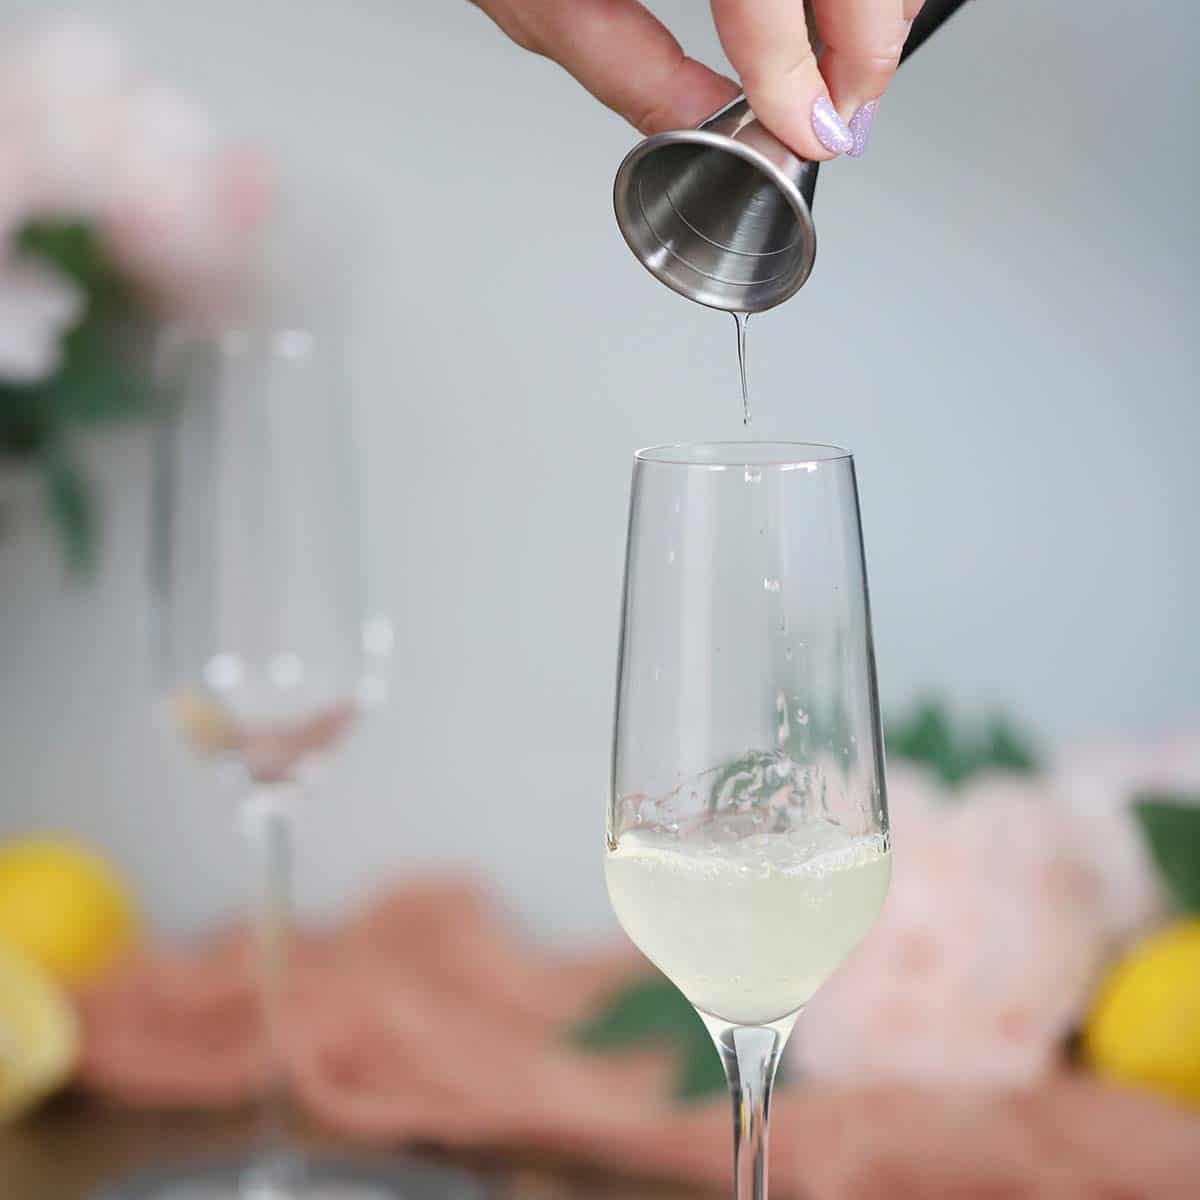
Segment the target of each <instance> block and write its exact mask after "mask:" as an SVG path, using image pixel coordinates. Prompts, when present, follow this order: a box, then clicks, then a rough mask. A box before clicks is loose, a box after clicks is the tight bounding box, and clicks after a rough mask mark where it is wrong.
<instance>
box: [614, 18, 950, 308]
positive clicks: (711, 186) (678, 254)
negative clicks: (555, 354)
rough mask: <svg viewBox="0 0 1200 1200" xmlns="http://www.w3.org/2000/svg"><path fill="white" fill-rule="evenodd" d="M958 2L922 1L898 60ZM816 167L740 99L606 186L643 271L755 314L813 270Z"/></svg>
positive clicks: (669, 138) (632, 156) (646, 150)
mask: <svg viewBox="0 0 1200 1200" xmlns="http://www.w3.org/2000/svg"><path fill="white" fill-rule="evenodd" d="M963 3H964V0H927V3H926V4H925V6H924V8H923V9H922V11H921V14H920V15H919V16H918V17H917V19H916V20H915V21H914V22H913V26H912V29H911V30H910V32H909V36H908V40H907V41H906V42H905V43H904V52H903V54H902V55H901V56H900V61H901V62H903V61H904V60H905V59H906V58H907V57H908V56H909V55H910V54H912V52H913V51H914V50H916V48H917V47H918V46H919V45H920V44H921V43H922V42H923V41H925V39H926V38H927V37H929V35H930V34H931V33H933V31H934V30H935V29H937V28H938V26H939V25H941V24H942V22H943V21H945V20H946V18H947V17H949V16H950V14H951V13H953V12H954V11H955V10H956V9H957V8H959V7H960V6H961V5H962V4H963ZM819 166H820V163H815V162H809V161H808V160H807V159H803V158H798V157H797V156H796V155H795V154H793V153H792V152H791V151H790V150H789V149H788V148H787V147H786V146H785V145H784V144H783V143H782V142H781V141H780V140H779V139H778V138H777V137H775V136H774V135H773V134H772V133H770V132H769V131H768V130H767V129H766V128H765V127H764V126H763V125H761V124H759V122H758V120H757V118H756V117H755V116H754V113H753V112H752V111H751V110H750V106H749V105H748V104H747V103H746V98H745V96H738V97H737V99H736V100H733V101H731V102H730V103H729V104H727V105H726V106H725V107H724V108H722V109H720V110H719V111H717V112H715V113H713V115H712V116H711V117H709V118H708V119H707V120H706V121H703V122H701V124H700V125H698V126H697V127H696V128H695V129H672V130H670V131H669V132H667V133H656V134H655V135H654V136H653V137H648V138H646V139H645V140H644V141H642V142H639V143H638V144H637V145H636V146H634V148H633V149H632V150H631V151H630V152H629V153H628V154H627V155H626V156H625V160H624V162H622V163H621V166H620V168H619V169H618V170H617V178H616V183H615V184H614V186H613V207H614V208H615V209H616V214H617V224H618V225H619V226H620V228H621V233H622V234H623V235H624V237H625V241H626V242H627V243H628V245H629V248H630V250H632V251H633V253H634V255H635V256H636V257H637V259H638V261H639V262H640V263H641V264H642V266H644V267H645V268H646V270H648V271H649V272H650V273H651V274H652V275H654V276H655V277H656V278H657V279H659V280H661V281H662V282H663V283H665V284H666V285H667V287H669V288H672V289H673V290H674V291H676V292H678V293H679V294H680V295H681V296H686V297H687V298H688V299H689V300H695V301H696V302H697V303H699V304H706V305H708V307H709V308H720V309H724V310H725V311H726V312H742V313H755V312H762V311H763V310H764V309H768V308H774V307H775V305H777V304H782V303H783V301H784V300H786V299H788V297H789V296H792V295H794V294H795V293H796V292H798V291H799V290H800V288H801V287H803V286H804V281H805V280H806V279H807V278H808V276H809V273H810V272H811V271H812V268H813V260H814V259H815V258H816V254H817V231H816V228H815V227H814V225H813V219H812V204H813V193H814V192H815V191H816V187H817V169H818V168H819Z"/></svg>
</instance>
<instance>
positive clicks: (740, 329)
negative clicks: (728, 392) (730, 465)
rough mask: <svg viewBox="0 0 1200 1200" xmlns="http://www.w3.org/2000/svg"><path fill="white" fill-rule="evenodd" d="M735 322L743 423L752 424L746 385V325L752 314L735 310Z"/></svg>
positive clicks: (748, 391)
mask: <svg viewBox="0 0 1200 1200" xmlns="http://www.w3.org/2000/svg"><path fill="white" fill-rule="evenodd" d="M733 323H734V324H735V325H736V326H737V351H738V371H739V372H740V374H741V377H742V424H743V425H745V426H747V427H748V426H749V424H750V389H749V388H748V387H747V386H746V326H747V325H749V324H750V314H749V313H745V312H735V313H734V314H733Z"/></svg>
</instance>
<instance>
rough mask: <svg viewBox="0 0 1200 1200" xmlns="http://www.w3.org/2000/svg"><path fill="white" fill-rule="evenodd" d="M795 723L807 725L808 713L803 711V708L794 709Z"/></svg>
mask: <svg viewBox="0 0 1200 1200" xmlns="http://www.w3.org/2000/svg"><path fill="white" fill-rule="evenodd" d="M796 724H797V725H807V724H808V713H806V712H805V711H804V709H802V708H798V709H796Z"/></svg>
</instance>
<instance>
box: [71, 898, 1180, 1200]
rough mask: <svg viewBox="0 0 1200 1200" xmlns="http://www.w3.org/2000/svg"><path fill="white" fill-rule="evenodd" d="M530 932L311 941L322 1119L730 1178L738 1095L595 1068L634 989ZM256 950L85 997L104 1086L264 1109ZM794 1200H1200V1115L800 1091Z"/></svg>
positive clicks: (343, 1127)
mask: <svg viewBox="0 0 1200 1200" xmlns="http://www.w3.org/2000/svg"><path fill="white" fill-rule="evenodd" d="M639 962H640V960H639V959H638V958H637V956H636V955H635V954H634V953H633V952H632V951H630V950H628V949H627V948H621V949H618V950H617V951H615V952H613V953H612V954H609V955H606V956H596V955H592V956H589V957H579V958H574V959H572V958H567V957H563V956H560V955H555V954H551V953H549V952H547V951H544V950H538V949H537V948H536V947H533V946H530V945H529V944H527V943H526V942H524V941H522V940H521V939H519V938H517V937H515V936H514V934H513V933H512V931H511V930H510V929H509V928H508V927H507V926H506V925H505V923H504V922H503V921H502V920H500V919H499V918H498V916H497V914H496V911H495V909H494V907H493V906H492V905H491V904H490V903H489V902H488V900H487V898H486V897H484V896H483V895H481V894H480V893H479V892H478V891H476V890H475V889H474V888H473V887H471V886H470V885H469V884H467V883H457V882H453V881H449V882H447V881H431V882H428V883H417V884H412V885H409V886H407V887H404V888H401V889H398V890H396V891H394V892H392V893H391V894H390V895H388V896H387V897H385V898H384V899H383V900H382V901H381V902H380V903H378V904H376V905H375V906H373V907H372V908H370V909H369V910H368V911H366V912H365V913H364V914H362V915H361V916H360V917H358V918H357V919H356V920H354V921H352V922H351V923H350V924H349V925H348V926H347V927H346V928H344V929H343V930H341V931H339V932H338V933H337V934H305V935H303V936H301V937H298V938H297V942H296V946H295V951H294V955H293V963H292V982H291V987H290V996H289V1000H290V1002H289V1006H288V1028H287V1034H286V1041H287V1047H288V1067H289V1071H290V1074H291V1079H292V1084H293V1087H294V1089H295V1092H296V1095H297V1096H298V1098H299V1100H300V1102H301V1103H302V1104H303V1105H304V1106H305V1108H306V1110H307V1111H308V1112H309V1113H310V1114H311V1115H312V1116H314V1117H315V1118H317V1119H318V1120H320V1121H322V1122H324V1123H325V1124H327V1125H329V1126H331V1127H333V1128H335V1129H337V1130H340V1131H342V1132H344V1133H345V1134H347V1135H350V1136H353V1137H355V1138H359V1139H363V1140H366V1141H375V1142H379V1143H399V1142H407V1141H417V1142H433V1143H438V1144H442V1145H447V1146H488V1147H495V1148H503V1147H512V1148H514V1149H523V1150H529V1149H536V1150H544V1151H547V1152H551V1153H556V1154H561V1155H564V1156H569V1157H575V1158H578V1159H581V1160H585V1161H588V1162H591V1163H597V1164H602V1165H606V1166H611V1167H614V1168H619V1169H621V1170H622V1171H626V1172H634V1173H645V1174H647V1175H655V1176H659V1177H667V1178H674V1179H681V1180H687V1181H691V1182H696V1183H700V1184H708V1185H715V1186H720V1185H721V1184H723V1183H725V1182H726V1181H727V1180H728V1179H729V1175H730V1137H731V1134H730V1116H729V1112H728V1108H727V1105H726V1103H725V1102H724V1101H713V1102H709V1103H704V1104H701V1105H695V1106H679V1105H676V1104H674V1103H672V1102H671V1101H670V1100H669V1098H668V1082H669V1078H670V1063H669V1061H668V1060H667V1058H666V1057H665V1056H664V1055H663V1054H662V1053H661V1052H659V1051H640V1050H639V1051H636V1052H629V1053H621V1054H608V1055H604V1056H600V1057H598V1056H592V1055H587V1054H583V1053H581V1052H580V1051H578V1050H576V1049H574V1048H573V1047H572V1046H571V1045H570V1044H569V1042H568V1041H567V1040H566V1039H565V1038H564V1036H563V1031H564V1029H565V1028H566V1027H567V1026H569V1025H570V1024H571V1023H572V1022H573V1021H576V1020H578V1019H579V1018H580V1017H581V1016H582V1015H583V1014H585V1013H587V1012H588V1011H590V1010H594V1008H595V1007H596V1005H597V1004H600V1003H603V1000H604V997H605V996H606V995H608V994H609V993H610V992H611V991H612V989H613V988H614V987H617V986H619V985H620V984H621V983H622V982H623V981H625V980H626V979H628V978H629V977H630V976H631V974H633V973H634V972H636V971H638V970H639V969H640V967H639ZM253 967H254V963H253V959H252V957H251V955H250V954H249V952H248V947H247V944H246V941H245V938H244V937H242V936H239V935H227V936H224V937H221V938H218V939H215V940H213V941H212V942H210V943H208V944H206V945H204V946H201V947H198V948H194V949H191V950H189V951H187V952H183V951H172V950H161V949H155V950H147V951H145V952H143V953H142V954H141V956H140V957H138V958H137V959H136V960H134V961H131V962H130V963H129V964H127V965H126V967H125V968H124V969H123V970H122V971H120V972H118V973H117V974H116V975H114V976H113V977H112V978H111V979H109V980H108V981H107V982H106V983H105V984H104V985H102V986H101V987H99V988H97V989H95V990H94V991H92V992H91V993H90V994H89V995H87V996H85V997H83V998H82V999H81V1002H80V1003H81V1010H82V1014H83V1019H84V1028H85V1055H84V1062H83V1068H82V1071H83V1080H84V1083H85V1084H86V1085H87V1086H89V1087H90V1088H92V1089H94V1090H95V1091H97V1092H100V1093H102V1094H105V1095H108V1096H110V1097H112V1098H114V1099H117V1100H120V1101H124V1102H126V1103H130V1104H138V1105H176V1106H218V1105H230V1104H236V1103H239V1102H245V1101H247V1100H248V1099H250V1098H251V1097H252V1096H253V1094H254V1093H255V1091H256V1090H257V1089H258V1088H259V1087H260V1086H261V1084H262V1081H263V1073H264V1064H263V1060H262V1056H261V1049H260V1039H259V1032H260V1030H259V1022H258V1018H257V1013H256V1009H255V1004H254V993H253ZM772 1125H773V1133H772V1138H773V1143H772V1170H773V1172H774V1175H773V1179H774V1185H775V1188H776V1191H777V1193H778V1194H780V1195H787V1194H791V1195H799V1194H801V1193H804V1194H806V1195H808V1196H811V1197H812V1198H813V1200H860V1198H861V1200H866V1198H867V1197H879V1196H887V1197H889V1198H890V1200H935V1198H937V1200H949V1198H951V1197H955V1198H957V1197H962V1198H964V1200H976V1198H978V1200H1025V1198H1027V1197H1028V1198H1029V1200H1035V1198H1037V1200H1042V1198H1047V1200H1049V1198H1055V1200H1057V1198H1062V1200H1143V1198H1144V1200H1185V1198H1188V1200H1194V1198H1195V1197H1196V1195H1197V1194H1200V1193H1198V1186H1200V1185H1198V1184H1197V1180H1198V1179H1200V1115H1197V1114H1195V1113H1193V1112H1188V1111H1184V1110H1181V1109H1178V1108H1175V1107H1173V1106H1171V1105H1168V1104H1166V1103H1163V1102H1160V1101H1158V1100H1155V1099H1152V1098H1149V1097H1145V1096H1140V1095H1136V1094H1133V1093H1124V1092H1118V1091H1114V1090H1111V1089H1108V1088H1106V1087H1103V1086H1101V1085H1100V1084H1097V1083H1095V1082H1092V1081H1090V1080H1088V1079H1085V1078H1083V1077H1069V1076H1062V1077H1056V1078H1053V1079H1051V1080H1049V1081H1047V1082H1045V1083H1043V1084H1041V1085H1039V1086H1038V1087H1036V1088H1034V1089H1032V1090H1026V1091H1023V1092H1003V1091H985V1090H981V1089H978V1088H976V1089H971V1090H961V1091H955V1090H953V1089H949V1088H939V1089H932V1088H925V1089H919V1088H914V1087H907V1086H901V1085H883V1084H873V1085H867V1086H861V1087H848V1086H835V1085H832V1084H825V1083H823V1084H821V1085H819V1086H817V1085H814V1086H810V1087H804V1088H792V1089H783V1090H781V1092H780V1094H779V1095H778V1097H777V1099H776V1103H775V1106H774V1112H773V1119H772Z"/></svg>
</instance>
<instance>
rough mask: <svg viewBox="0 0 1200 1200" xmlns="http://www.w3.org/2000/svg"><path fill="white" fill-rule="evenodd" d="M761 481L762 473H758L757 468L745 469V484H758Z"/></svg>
mask: <svg viewBox="0 0 1200 1200" xmlns="http://www.w3.org/2000/svg"><path fill="white" fill-rule="evenodd" d="M761 480H762V471H760V470H759V469H758V467H747V468H746V482H747V483H759V482H760V481H761Z"/></svg>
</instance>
